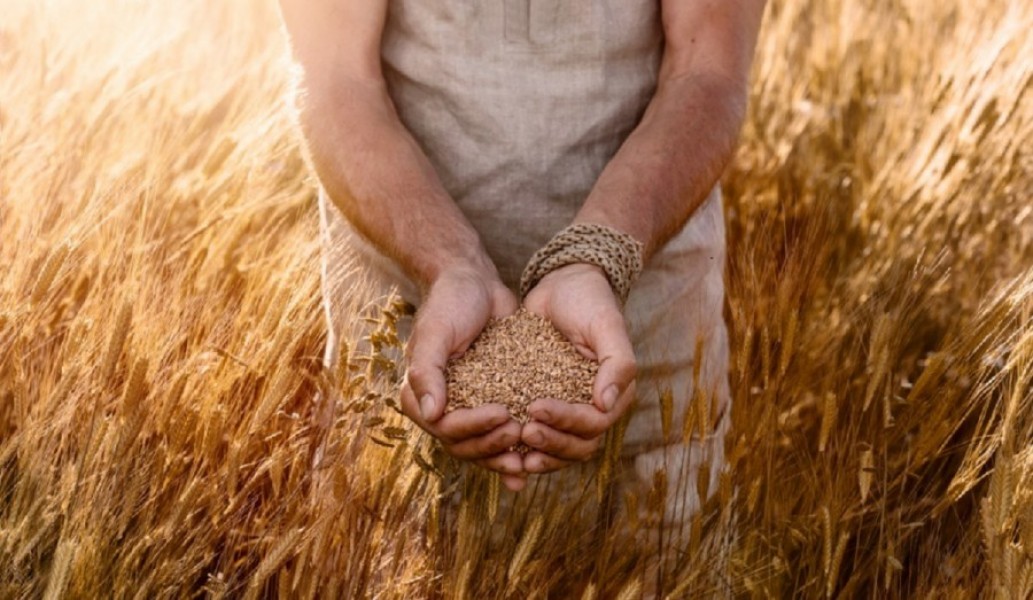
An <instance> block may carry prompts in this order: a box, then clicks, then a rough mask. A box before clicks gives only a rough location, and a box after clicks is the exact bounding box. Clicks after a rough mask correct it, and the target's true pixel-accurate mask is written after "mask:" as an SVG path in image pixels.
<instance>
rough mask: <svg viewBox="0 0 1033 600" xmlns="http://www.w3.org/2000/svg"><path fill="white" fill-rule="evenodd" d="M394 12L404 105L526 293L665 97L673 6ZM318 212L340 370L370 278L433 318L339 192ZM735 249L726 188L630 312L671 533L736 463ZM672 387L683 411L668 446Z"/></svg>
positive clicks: (498, 6)
mask: <svg viewBox="0 0 1033 600" xmlns="http://www.w3.org/2000/svg"><path fill="white" fill-rule="evenodd" d="M389 10H390V12H389V17H388V21H387V24H386V29H385V32H384V38H383V44H382V59H383V66H384V75H385V78H386V80H387V84H388V87H389V91H390V95H391V98H392V99H393V101H394V103H395V106H396V108H397V110H398V113H399V115H400V117H401V119H402V121H403V122H404V124H405V125H406V126H407V127H408V129H409V131H411V132H412V134H413V136H415V138H416V140H417V141H418V142H419V143H420V144H421V146H422V148H423V150H424V151H425V152H426V154H427V156H428V157H429V159H430V161H431V163H432V164H433V165H434V167H435V169H436V170H437V173H438V174H439V176H440V177H441V180H442V182H443V184H444V186H445V188H446V189H447V190H448V191H449V192H450V194H451V195H452V197H453V198H454V199H455V201H456V203H457V204H458V205H459V207H460V208H461V209H462V211H463V213H464V214H465V215H466V218H467V219H469V221H470V222H471V223H472V224H473V226H474V227H475V228H476V229H477V231H478V232H480V235H481V239H482V241H483V243H484V246H485V248H486V249H487V252H488V254H489V255H490V256H491V258H492V259H493V260H494V261H495V264H496V266H497V268H498V270H499V273H500V275H501V277H502V279H503V281H504V282H505V283H506V284H507V285H508V286H509V287H511V288H512V289H514V290H516V289H517V287H518V282H519V278H520V273H521V271H522V270H523V268H524V265H525V264H526V262H527V260H528V259H529V258H530V256H531V254H532V253H533V252H534V251H535V250H536V249H538V248H539V247H540V246H541V245H543V244H544V243H545V242H546V241H547V240H548V239H549V238H550V237H551V236H552V235H553V234H554V233H556V232H557V231H559V230H560V229H562V228H563V227H564V226H566V225H568V224H569V223H570V221H571V220H572V219H573V217H574V215H575V213H576V212H577V210H578V208H579V207H580V205H581V203H582V202H583V201H584V199H585V197H586V196H587V195H588V192H589V191H590V189H591V188H592V186H593V184H594V183H595V181H596V179H597V177H598V176H599V174H600V172H601V171H602V169H603V167H605V165H606V163H607V162H608V161H609V160H610V158H611V157H612V156H613V155H614V153H615V152H616V151H617V149H618V147H619V146H620V145H621V143H622V142H623V141H624V139H625V138H626V137H627V136H628V134H629V133H630V132H631V131H632V129H633V128H634V127H635V126H636V124H637V123H638V121H639V120H640V118H641V116H642V113H643V111H644V110H645V107H646V105H647V104H648V102H649V100H650V98H651V97H652V94H653V92H654V90H655V86H656V77H657V70H658V67H659V63H660V57H661V53H662V49H663V32H662V28H661V24H660V14H659V2H658V1H657V0H592V1H588V0H583V1H578V0H492V1H478V2H468V1H466V0H394V1H392V2H391V3H390V9H389ZM388 158H389V157H388ZM320 210H321V223H322V234H323V238H324V253H323V269H324V272H323V275H324V281H323V284H324V285H323V293H324V300H325V309H326V312H327V318H328V320H329V330H330V331H329V332H330V336H329V343H328V345H327V354H326V360H327V362H328V363H329V364H333V363H335V362H336V359H337V357H336V354H335V353H336V349H337V346H338V342H337V340H338V337H339V336H340V335H347V333H345V332H343V331H342V328H343V327H344V323H346V322H347V321H348V315H347V313H346V311H347V310H348V308H347V307H348V306H349V305H352V306H353V304H351V303H350V301H349V295H350V294H351V290H354V289H355V288H354V287H353V286H355V285H356V282H357V281H359V280H365V281H366V282H367V284H371V285H372V286H373V287H374V289H376V290H379V291H380V292H382V293H387V292H388V291H389V290H390V289H392V288H394V289H397V290H398V291H399V292H400V293H401V294H402V296H403V297H405V298H406V299H407V300H409V301H410V302H413V303H414V304H417V305H418V302H419V296H418V292H417V289H416V287H415V286H414V285H413V283H412V282H411V281H409V280H407V279H406V277H405V276H404V274H403V273H402V272H401V270H400V269H399V267H398V266H397V265H396V264H394V263H393V261H391V260H390V259H388V258H386V257H385V256H383V255H382V254H380V253H379V252H378V251H377V250H376V248H374V246H373V245H371V244H370V243H369V242H368V240H365V239H363V238H362V236H361V235H359V234H358V233H357V232H356V231H355V230H354V229H353V228H352V227H351V226H350V224H349V223H348V222H347V221H346V220H345V219H344V218H343V216H342V215H341V214H340V212H339V211H338V210H337V209H336V208H335V207H334V206H333V204H332V203H331V202H330V201H329V199H327V198H326V197H325V194H321V196H320ZM724 253H725V234H724V222H723V218H722V214H721V200H720V193H719V191H718V190H717V189H716V188H715V190H714V191H713V192H712V193H711V194H710V196H709V198H707V200H706V201H705V202H704V204H703V205H702V206H701V207H700V208H699V210H698V211H697V212H696V213H695V214H694V216H693V217H692V218H691V219H690V220H689V222H688V223H687V224H686V225H685V227H684V228H683V229H682V230H681V231H680V232H679V233H678V234H677V235H675V237H674V238H673V239H671V240H670V241H669V242H668V243H667V244H666V245H665V246H664V247H663V248H662V249H661V250H660V251H659V252H658V253H657V254H656V255H655V256H654V257H653V258H652V260H651V261H650V262H649V264H648V265H647V266H646V269H645V271H644V272H643V273H642V275H641V277H640V278H639V280H638V282H637V283H636V285H635V287H634V289H633V290H632V292H631V296H630V298H629V300H628V303H627V305H626V310H625V316H626V318H627V321H628V326H629V332H630V335H631V339H632V341H633V344H634V348H635V353H636V358H637V361H638V365H639V376H638V380H637V392H638V401H637V404H636V405H635V406H634V408H633V414H632V416H631V420H630V423H629V425H628V428H627V430H626V433H625V436H624V446H623V456H624V457H625V458H624V461H625V467H626V468H625V469H624V475H623V478H624V479H623V485H624V487H625V492H627V493H631V494H637V495H643V494H645V493H646V492H647V491H648V489H649V488H650V486H652V485H653V484H654V473H656V472H657V471H658V470H660V469H663V468H665V467H666V469H667V471H668V474H667V485H668V489H667V504H666V508H665V512H664V514H663V521H664V522H665V524H666V525H668V526H670V525H675V524H679V525H680V524H683V523H685V521H686V520H687V519H688V518H689V517H691V516H692V515H693V514H694V513H695V512H697V510H698V507H699V504H700V501H699V498H698V493H697V475H698V471H699V468H700V465H701V464H702V463H703V462H704V461H707V462H709V463H710V480H709V485H708V489H709V491H710V492H711V493H712V492H713V491H714V490H716V488H717V482H718V477H719V474H720V471H721V470H722V468H723V466H724V449H723V439H724V436H725V432H726V431H727V429H728V426H729V413H730V411H729V410H728V409H729V402H730V398H729V392H728V381H727V373H726V371H727V362H728V358H727V356H728V346H727V335H726V330H725V324H724V322H723V319H722V304H723V299H724V287H723V282H722V271H723V265H724ZM353 265H357V266H358V270H356V269H354V268H352V267H353ZM697 348H699V349H700V356H699V357H698V358H700V359H701V360H700V361H699V362H697V361H696V360H695V359H696V358H697ZM694 370H695V371H698V373H699V376H698V378H694V377H693V373H694ZM696 379H698V380H696ZM664 389H667V390H670V392H671V394H672V398H673V405H674V406H673V409H674V410H673V415H672V416H673V422H672V423H671V426H670V428H669V435H668V436H667V439H664V436H663V435H662V428H661V422H662V419H661V408H660V397H661V395H662V393H663V390H664ZM700 393H702V394H706V399H707V401H708V402H711V407H710V413H711V414H710V416H709V419H710V427H711V428H712V429H711V431H712V433H711V434H710V435H707V436H704V437H703V439H700V438H699V437H698V436H697V437H695V438H694V439H693V440H692V441H690V442H689V443H682V420H683V416H684V414H685V412H686V410H687V409H688V408H689V407H690V406H693V404H692V403H693V402H694V401H693V397H694V394H700Z"/></svg>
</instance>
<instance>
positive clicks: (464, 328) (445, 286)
mask: <svg viewBox="0 0 1033 600" xmlns="http://www.w3.org/2000/svg"><path fill="white" fill-rule="evenodd" d="M518 306H519V303H518V302H517V299H516V297H515V296H514V295H513V293H512V292H510V291H509V289H508V288H506V286H505V285H503V284H502V282H500V281H499V280H498V279H497V277H489V276H485V275H483V274H481V273H479V272H478V271H475V270H472V269H452V270H446V271H443V272H442V273H441V275H440V276H439V277H438V278H437V279H436V280H435V282H434V283H433V284H432V285H431V287H430V290H429V292H428V293H427V295H426V298H425V299H424V301H423V304H422V306H421V307H420V309H419V312H418V313H417V314H416V322H415V324H414V326H413V332H412V337H411V338H410V340H409V343H408V345H407V347H406V356H407V360H408V363H409V364H408V371H407V373H406V378H405V384H404V385H403V387H402V412H403V413H405V415H406V416H408V417H409V418H410V419H412V420H413V421H414V422H415V423H416V424H417V425H419V426H420V427H422V428H423V429H424V430H425V431H426V432H427V433H429V434H431V435H433V436H434V437H436V438H437V439H438V440H440V441H441V445H442V446H443V447H444V449H445V451H446V452H448V453H449V454H451V455H452V456H454V457H456V458H459V459H463V460H470V461H473V462H476V463H477V464H479V465H481V466H482V467H485V468H487V469H491V470H494V471H498V472H499V473H501V474H502V481H503V483H504V484H505V485H506V487H508V488H510V489H512V490H514V491H517V490H520V489H522V488H523V487H524V485H525V483H526V474H525V473H524V469H523V464H522V462H521V459H520V455H519V454H517V453H516V452H508V451H507V450H508V449H509V448H510V447H512V446H513V445H514V444H516V443H517V441H519V440H520V424H519V423H518V422H517V421H516V420H515V419H513V418H512V417H511V416H510V414H509V411H508V410H507V409H506V408H505V407H504V406H502V405H500V404H485V405H482V406H478V407H476V408H461V409H457V410H454V411H452V412H450V413H448V414H445V403H446V401H447V396H446V390H445V367H446V365H447V363H448V360H449V358H452V357H456V356H459V355H461V354H462V353H463V352H465V351H466V349H467V348H468V347H469V346H470V343H471V342H473V341H474V339H475V338H476V337H477V336H478V335H479V334H480V332H481V330H482V329H484V326H485V325H486V324H487V323H488V320H489V319H490V318H492V317H505V316H508V315H510V314H512V313H513V312H515V311H516V309H517V307H518Z"/></svg>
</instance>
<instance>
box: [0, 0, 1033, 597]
mask: <svg viewBox="0 0 1033 600" xmlns="http://www.w3.org/2000/svg"><path fill="white" fill-rule="evenodd" d="M0 12H2V14H4V15H5V17H4V19H3V21H2V22H0V267H2V270H0V597H4V598H6V597H15V598H17V597H38V596H47V597H107V596H118V597H181V596H185V595H212V596H224V595H229V596H234V597H236V596H243V595H250V596H273V595H280V596H289V597H294V596H298V597H315V596H324V597H378V598H390V597H399V598H410V597H427V596H431V597H451V598H481V597H484V598H490V597H514V598H517V597H519V598H523V597H529V596H530V597H535V596H537V597H547V596H551V597H584V598H611V597H621V598H633V597H638V596H639V595H641V594H642V592H644V591H649V590H657V589H659V590H660V591H662V592H663V593H664V594H667V595H668V596H670V597H691V596H711V595H714V594H734V595H746V596H776V597H781V596H791V595H800V596H804V597H821V596H829V597H832V596H846V597H851V596H857V595H872V596H886V595H889V596H898V597H899V596H914V595H918V596H923V595H933V594H937V595H940V594H944V595H950V596H954V597H985V596H986V595H989V594H991V593H993V594H996V595H997V596H999V597H1007V598H1018V597H1027V596H1029V590H1030V584H1031V581H1030V580H1031V567H1030V564H1031V558H1030V557H1031V554H1030V553H1031V552H1033V498H1031V494H1030V492H1029V489H1030V485H1031V483H1033V482H1031V479H1033V451H1031V450H1030V448H1031V444H1033V416H1031V415H1033V413H1031V408H1033V407H1031V406H1030V403H1031V401H1033V400H1031V396H1033V393H1031V388H1030V386H1031V381H1030V380H1031V377H1033V325H1031V318H1033V317H1031V315H1033V274H1031V269H1030V266H1031V265H1033V214H1031V212H1033V211H1031V209H1030V190H1031V189H1033V162H1031V161H1033V159H1031V157H1030V154H1029V151H1028V149H1027V147H1028V146H1029V142H1030V140H1031V139H1033V135H1031V134H1033V109H1031V106H1030V102H1031V100H1030V94H1028V93H1027V92H1029V90H1030V87H1031V85H1033V84H1031V77H1033V75H1031V68H1030V64H1029V59H1028V57H1029V56H1030V55H1031V53H1033V38H1030V36H1029V35H1028V34H1026V33H1025V32H1026V31H1028V30H1029V29H1030V26H1031V25H1033V22H1031V18H1033V9H1030V8H1028V7H1026V8H1024V7H1023V6H1022V5H1021V3H1007V2H1003V1H1000V2H993V1H989V0H987V1H981V2H975V3H963V2H960V1H958V0H946V1H940V2H924V1H923V2H918V1H915V2H861V3H856V2H855V3H848V2H842V1H836V0H833V1H830V2H818V1H807V0H791V1H788V2H781V3H770V6H769V9H768V15H767V18H766V21H765V30H764V32H763V36H762V41H761V44H760V47H759V49H758V59H757V65H756V69H755V77H754V85H753V91H752V94H751V105H750V112H749V117H748V120H747V123H746V126H745V128H744V132H743V142H742V147H741V150H740V152H739V155H738V158H737V159H736V162H735V164H734V165H733V168H732V169H731V170H730V172H729V174H728V176H727V177H726V180H725V192H726V194H725V196H726V204H725V207H726V214H727V218H728V226H729V238H730V240H729V243H730V247H729V274H728V285H729V290H728V292H729V306H730V310H729V322H730V324H731V328H732V332H733V336H734V343H733V357H732V358H733V361H732V362H733V365H732V368H733V371H732V383H733V390H734V394H735V404H734V412H733V417H734V419H733V420H734V425H733V432H732V434H731V437H730V439H729V443H728V454H729V457H730V463H731V466H732V468H731V470H730V471H729V473H728V474H727V475H726V476H724V477H723V478H722V480H721V485H720V488H719V490H718V491H717V492H716V499H715V501H714V502H712V503H711V504H710V505H708V506H707V507H706V508H705V510H704V511H703V512H702V513H701V514H700V516H699V517H698V518H697V519H695V520H694V521H693V523H692V524H691V525H690V527H691V531H690V532H689V533H690V535H689V536H688V541H687V543H686V546H685V548H680V549H672V548H668V549H667V552H669V553H672V554H673V556H674V558H675V560H673V561H672V562H671V563H670V566H669V568H667V569H666V570H664V571H662V572H660V573H659V575H660V576H659V578H657V577H653V576H652V575H653V574H652V572H650V571H648V570H647V569H646V568H645V567H646V562H645V561H643V560H641V559H640V558H641V557H639V556H638V555H637V553H636V552H635V551H633V550H632V549H629V548H628V547H627V546H625V545H622V544H621V541H620V538H619V537H617V536H616V535H612V534H611V532H612V531H615V527H614V523H612V522H605V521H600V520H599V519H598V518H597V517H596V516H595V515H594V514H593V512H592V511H591V510H589V509H590V508H592V507H593V506H597V505H598V504H599V503H600V499H605V494H604V493H601V490H603V489H604V488H605V485H604V484H605V482H606V481H607V480H608V479H609V478H611V477H612V475H613V474H612V472H610V471H609V469H610V468H611V467H612V464H610V463H609V462H607V461H605V460H604V461H603V462H602V465H601V468H600V470H599V471H598V472H597V473H596V475H595V477H594V478H592V479H590V480H588V481H587V482H586V486H585V493H584V495H583V496H582V497H581V498H579V499H577V500H575V501H571V502H566V503H557V502H552V503H542V502H541V498H540V497H537V498H536V497H534V496H533V495H531V494H527V495H525V496H523V497H522V499H521V503H523V504H521V505H519V506H517V507H516V508H507V506H508V504H509V503H510V502H509V497H508V496H507V495H506V492H505V491H504V490H501V489H500V487H499V485H498V482H497V481H496V480H494V479H493V478H491V477H488V476H483V475H471V476H468V477H465V478H461V479H458V480H457V479H454V478H451V479H450V478H448V477H444V476H443V475H444V471H445V470H446V468H447V467H448V465H447V461H446V462H443V461H442V459H441V457H440V456H437V455H436V454H435V453H434V452H433V449H432V447H431V446H430V445H428V444H427V441H426V440H425V439H423V438H422V437H421V436H420V435H419V434H418V433H416V432H413V431H412V430H411V428H410V427H409V426H408V425H407V424H406V423H405V422H404V421H403V420H402V419H400V418H399V417H398V416H397V415H396V414H395V413H394V411H393V410H392V409H391V407H390V406H389V405H390V403H391V401H392V395H391V389H392V388H391V386H392V385H393V384H392V377H393V375H392V373H393V372H394V369H393V367H392V365H391V360H392V358H391V357H393V356H395V355H396V354H395V353H393V350H394V349H395V348H394V347H395V346H396V345H397V344H396V340H395V339H394V337H393V334H392V326H393V324H394V323H395V322H396V320H397V319H399V318H403V317H402V316H401V315H400V314H399V311H400V310H401V308H400V307H399V306H394V307H389V309H388V310H387V311H386V312H383V313H380V312H378V311H376V310H373V311H372V312H370V311H360V310H358V309H356V312H355V315H356V319H355V320H356V323H357V326H359V325H362V324H363V323H366V320H367V319H368V320H370V321H371V323H367V325H370V326H369V327H366V328H365V329H366V331H367V332H369V333H368V339H366V340H365V341H364V342H362V343H357V342H361V340H355V339H349V340H345V343H344V346H345V350H346V351H345V352H343V353H342V356H343V357H344V358H343V359H342V360H341V361H340V362H339V364H337V365H334V368H332V369H330V370H325V369H323V368H321V366H320V357H321V354H322V344H323V341H324V339H325V338H324V336H325V332H324V330H323V323H322V318H323V317H322V313H321V311H320V307H319V277H318V268H319V264H318V239H317V226H316V216H315V209H314V200H313V197H314V194H313V181H312V179H311V176H310V175H309V174H308V172H307V170H306V169H305V166H304V163H303V161H302V159H301V154H300V152H299V144H298V140H297V136H296V135H295V132H294V130H293V127H292V122H291V115H290V112H289V110H288V108H287V105H288V102H287V98H288V96H289V87H290V86H289V83H288V80H289V74H288V65H287V63H286V61H285V47H284V45H283V39H282V37H281V36H280V35H279V31H278V29H277V27H278V25H277V17H276V13H275V10H274V8H273V6H272V5H271V4H270V3H254V2H249V1H245V0H231V1H228V2H223V3H218V4H211V3H202V2H198V1H190V2H180V3H157V2H134V1H129V0H107V1H105V2H98V3H91V4H90V6H88V7H86V6H83V5H82V4H81V3H76V2H72V1H71V0H53V1H51V2H46V3H28V2H19V1H17V0H0ZM355 296H356V301H355V304H356V306H359V305H361V302H360V301H359V300H358V299H359V298H361V297H362V290H361V289H357V290H355ZM324 398H333V400H334V404H333V405H331V406H332V408H333V410H331V411H329V412H327V408H326V407H327V406H328V405H327V403H326V402H325V401H324V400H321V399H324ZM614 448H615V446H614V444H613V443H611V444H610V446H609V447H608V450H607V452H608V456H611V457H612V455H613V453H614V451H615V450H614ZM608 465H609V466H608ZM457 497H458V498H462V501H460V502H459V503H458V504H456V503H454V502H453V501H452V499H453V498H457ZM443 500H444V501H443ZM655 500H656V498H643V499H641V501H643V502H653V501H655ZM679 550H680V551H679ZM647 573H649V574H650V576H649V577H646V575H647Z"/></svg>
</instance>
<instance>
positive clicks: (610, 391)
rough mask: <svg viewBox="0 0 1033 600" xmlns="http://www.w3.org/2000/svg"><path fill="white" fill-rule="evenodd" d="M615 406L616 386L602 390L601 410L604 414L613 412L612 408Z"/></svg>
mask: <svg viewBox="0 0 1033 600" xmlns="http://www.w3.org/2000/svg"><path fill="white" fill-rule="evenodd" d="M616 405H617V386H616V385H610V387H608V388H606V389H605V390H603V408H605V409H606V412H610V411H611V410H613V407H614V406H616Z"/></svg>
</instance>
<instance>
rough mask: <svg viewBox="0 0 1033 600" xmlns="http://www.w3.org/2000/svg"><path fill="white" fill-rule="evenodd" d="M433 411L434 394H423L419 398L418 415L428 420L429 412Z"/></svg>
mask: <svg viewBox="0 0 1033 600" xmlns="http://www.w3.org/2000/svg"><path fill="white" fill-rule="evenodd" d="M433 412H434V396H431V395H430V394H424V395H423V397H422V398H420V415H421V416H422V417H423V420H424V421H429V420H430V416H431V414H432V413H433Z"/></svg>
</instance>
